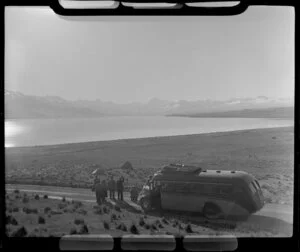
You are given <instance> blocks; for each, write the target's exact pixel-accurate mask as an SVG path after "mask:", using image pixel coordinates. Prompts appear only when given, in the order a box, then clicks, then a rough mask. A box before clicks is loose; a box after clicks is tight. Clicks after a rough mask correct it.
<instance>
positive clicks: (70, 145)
mask: <svg viewBox="0 0 300 252" xmlns="http://www.w3.org/2000/svg"><path fill="white" fill-rule="evenodd" d="M281 128H294V126H280V127H265V128H251V129H241V130H228V131H227V130H225V131H212V132H204V133H196V134H182V135H167V136H150V137H136V138H120V139H112V140H96V141H84V142H70V143H60V144H46V145H30V146H13V147H5V149H18V148H47V147H60V146H61V147H64V146H66V147H67V146H68V147H72V145H78V144H79V145H88V144H92V145H94V144H97V143H110V142H123V141H135V140H136V141H139V140H140V141H143V140H149V139H160V138H161V139H167V138H173V137H185V136H188V137H191V136H194V137H198V136H204V135H207V136H210V135H218V134H224V133H228V134H230V133H239V132H241V133H242V132H244V131H255V130H268V129H281Z"/></svg>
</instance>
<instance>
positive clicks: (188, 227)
mask: <svg viewBox="0 0 300 252" xmlns="http://www.w3.org/2000/svg"><path fill="white" fill-rule="evenodd" d="M185 231H186V232H187V233H193V232H194V231H193V229H192V226H191V224H187V225H186V227H185Z"/></svg>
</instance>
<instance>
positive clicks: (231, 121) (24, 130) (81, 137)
mask: <svg viewBox="0 0 300 252" xmlns="http://www.w3.org/2000/svg"><path fill="white" fill-rule="evenodd" d="M293 125H294V122H293V120H281V119H262V118H257V119H256V118H185V117H163V116H149V117H132V116H131V117H129V116H128V117H127V116H122V117H104V118H93V119H90V118H89V119H82V118H80V119H25V120H24V119H17V120H6V121H5V147H17V146H35V145H51V144H63V143H75V142H88V141H99V140H114V139H125V138H142V137H154V136H173V135H187V134H199V133H209V132H221V131H232V130H242V129H255V128H272V127H283V126H293Z"/></svg>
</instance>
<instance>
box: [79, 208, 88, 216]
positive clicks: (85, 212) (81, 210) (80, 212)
mask: <svg viewBox="0 0 300 252" xmlns="http://www.w3.org/2000/svg"><path fill="white" fill-rule="evenodd" d="M77 213H79V214H82V215H87V211H86V210H84V209H79V210H77Z"/></svg>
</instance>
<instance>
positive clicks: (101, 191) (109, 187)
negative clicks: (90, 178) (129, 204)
mask: <svg viewBox="0 0 300 252" xmlns="http://www.w3.org/2000/svg"><path fill="white" fill-rule="evenodd" d="M94 185H95V191H96V199H97V203H98V204H102V203H103V202H104V201H105V199H106V198H107V197H108V196H109V198H110V199H116V198H115V192H116V191H117V198H118V200H124V199H123V191H124V177H123V176H121V177H120V178H119V179H118V180H117V181H115V180H114V178H113V176H111V177H110V179H109V180H108V182H106V180H105V179H104V180H102V182H100V179H99V177H98V176H97V177H96V178H95V180H94ZM108 191H109V195H108V193H107V192H108Z"/></svg>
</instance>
